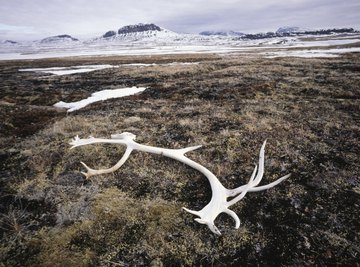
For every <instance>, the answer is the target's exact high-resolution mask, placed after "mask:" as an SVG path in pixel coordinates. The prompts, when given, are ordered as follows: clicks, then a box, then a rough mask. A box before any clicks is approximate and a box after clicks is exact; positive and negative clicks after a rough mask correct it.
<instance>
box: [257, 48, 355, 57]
mask: <svg viewBox="0 0 360 267" xmlns="http://www.w3.org/2000/svg"><path fill="white" fill-rule="evenodd" d="M351 52H360V47H351V48H337V49H318V50H315V49H309V50H296V51H291V50H288V51H276V52H263V53H261V54H263V55H265V57H267V58H276V57H304V58H311V57H338V56H339V55H340V54H344V53H351Z"/></svg>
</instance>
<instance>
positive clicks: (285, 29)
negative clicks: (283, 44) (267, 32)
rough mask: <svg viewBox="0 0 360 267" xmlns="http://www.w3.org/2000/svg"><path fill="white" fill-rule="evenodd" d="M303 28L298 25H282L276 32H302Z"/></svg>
mask: <svg viewBox="0 0 360 267" xmlns="http://www.w3.org/2000/svg"><path fill="white" fill-rule="evenodd" d="M303 31H305V30H302V29H301V28H300V27H296V26H284V27H280V28H279V29H278V30H277V31H276V33H279V34H283V33H294V32H303Z"/></svg>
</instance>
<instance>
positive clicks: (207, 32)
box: [199, 31, 245, 37]
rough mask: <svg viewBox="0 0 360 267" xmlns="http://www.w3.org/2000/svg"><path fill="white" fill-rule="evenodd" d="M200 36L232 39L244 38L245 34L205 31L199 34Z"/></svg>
mask: <svg viewBox="0 0 360 267" xmlns="http://www.w3.org/2000/svg"><path fill="white" fill-rule="evenodd" d="M199 34H200V35H205V36H230V37H234V36H238V37H239V36H244V35H245V34H244V33H242V32H237V31H203V32H200V33H199Z"/></svg>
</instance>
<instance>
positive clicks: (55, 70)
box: [19, 65, 114, 75]
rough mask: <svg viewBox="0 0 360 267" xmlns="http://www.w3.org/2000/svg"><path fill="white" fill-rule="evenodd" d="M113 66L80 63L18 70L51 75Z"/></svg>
mask: <svg viewBox="0 0 360 267" xmlns="http://www.w3.org/2000/svg"><path fill="white" fill-rule="evenodd" d="M113 67H114V66H113V65H81V66H71V67H53V68H34V69H19V71H34V72H40V73H50V74H53V75H68V74H73V73H84V72H90V71H95V70H102V69H108V68H113Z"/></svg>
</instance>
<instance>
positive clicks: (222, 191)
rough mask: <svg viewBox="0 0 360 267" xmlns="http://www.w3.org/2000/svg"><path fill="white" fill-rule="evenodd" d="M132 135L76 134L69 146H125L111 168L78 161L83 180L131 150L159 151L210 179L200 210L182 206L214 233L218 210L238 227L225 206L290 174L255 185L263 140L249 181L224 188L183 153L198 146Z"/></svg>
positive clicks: (260, 171)
mask: <svg viewBox="0 0 360 267" xmlns="http://www.w3.org/2000/svg"><path fill="white" fill-rule="evenodd" d="M135 138H136V136H135V135H134V134H132V133H128V132H124V133H121V134H114V135H111V139H102V138H94V137H90V138H87V139H80V138H79V137H78V136H76V137H75V138H74V139H73V140H72V141H71V142H70V144H71V145H72V147H71V148H74V147H78V146H83V145H88V144H95V143H111V144H122V145H126V151H125V153H124V155H123V156H122V158H121V159H120V160H119V161H118V162H117V163H116V164H115V165H114V166H113V167H111V168H108V169H100V170H94V169H91V168H90V167H88V166H87V165H86V164H85V163H83V162H81V163H82V164H83V165H84V167H85V168H86V170H87V172H86V173H85V172H83V174H84V175H85V176H86V178H87V179H88V178H90V177H91V176H94V175H98V174H105V173H111V172H114V171H116V170H117V169H119V168H120V167H121V166H122V165H123V164H124V163H125V161H126V160H127V159H128V158H129V156H130V154H131V152H132V151H133V150H138V151H143V152H149V153H154V154H160V155H163V156H165V157H169V158H172V159H175V160H178V161H180V162H182V163H184V164H186V165H188V166H190V167H192V168H194V169H196V170H198V171H199V172H201V173H202V174H204V175H205V176H206V177H207V179H208V180H209V182H210V186H211V191H212V197H211V200H210V202H209V203H208V204H207V205H206V206H205V207H204V208H203V209H201V210H200V211H194V210H189V209H187V208H183V209H184V210H186V211H187V212H190V213H192V214H194V215H196V216H198V217H199V218H196V219H195V221H197V222H199V223H201V224H206V225H207V226H208V227H209V229H210V230H211V231H212V232H213V233H215V234H217V235H221V233H220V231H219V229H218V228H217V227H216V226H215V224H214V221H215V219H216V218H217V216H218V215H219V214H220V213H226V214H228V215H230V216H231V217H232V218H233V219H234V220H235V228H236V229H237V228H239V226H240V219H239V217H238V216H237V215H236V213H235V212H234V211H232V210H230V209H229V207H230V206H231V205H234V204H235V203H236V202H238V201H239V200H241V199H242V198H243V197H244V196H245V195H246V193H247V192H257V191H262V190H266V189H269V188H271V187H274V186H275V185H277V184H279V183H280V182H282V181H283V180H285V179H287V178H288V177H290V174H288V175H285V176H283V177H281V178H279V179H277V180H276V181H274V182H272V183H270V184H267V185H263V186H258V184H259V183H260V181H261V179H262V177H263V174H264V154H265V145H266V141H265V142H264V143H263V145H262V147H261V149H260V155H259V166H256V165H255V168H254V171H253V173H252V175H251V177H250V179H249V182H248V183H247V184H245V185H242V186H239V187H237V188H234V189H227V188H225V187H224V186H223V185H222V184H221V183H220V181H219V179H218V178H217V177H216V176H215V175H214V174H213V173H212V172H211V171H209V170H208V169H207V168H205V167H204V166H202V165H200V164H199V163H197V162H195V161H193V160H191V159H189V158H188V157H186V156H185V154H186V153H187V152H190V151H193V150H195V149H198V148H200V147H201V146H192V147H187V148H183V149H167V148H159V147H153V146H147V145H142V144H139V143H136V142H135ZM228 198H232V199H231V200H229V201H228Z"/></svg>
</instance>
